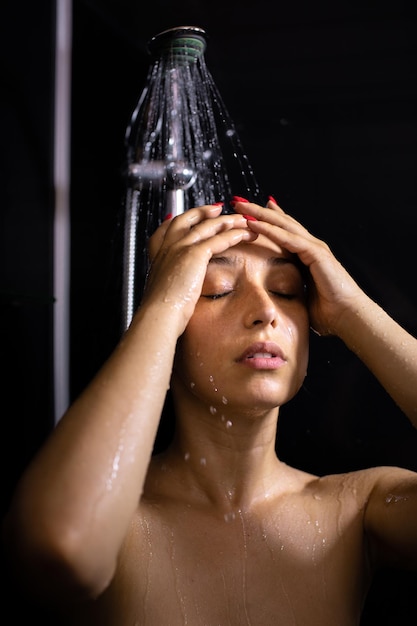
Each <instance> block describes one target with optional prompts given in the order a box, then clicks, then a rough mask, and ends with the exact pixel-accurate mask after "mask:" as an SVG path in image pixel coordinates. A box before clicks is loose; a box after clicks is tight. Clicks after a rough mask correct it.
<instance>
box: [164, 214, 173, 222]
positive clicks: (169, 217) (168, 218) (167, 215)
mask: <svg viewBox="0 0 417 626" xmlns="http://www.w3.org/2000/svg"><path fill="white" fill-rule="evenodd" d="M171 217H172V213H167V214H166V215H165V217H164V222H165V221H166V220H170V219H171Z"/></svg>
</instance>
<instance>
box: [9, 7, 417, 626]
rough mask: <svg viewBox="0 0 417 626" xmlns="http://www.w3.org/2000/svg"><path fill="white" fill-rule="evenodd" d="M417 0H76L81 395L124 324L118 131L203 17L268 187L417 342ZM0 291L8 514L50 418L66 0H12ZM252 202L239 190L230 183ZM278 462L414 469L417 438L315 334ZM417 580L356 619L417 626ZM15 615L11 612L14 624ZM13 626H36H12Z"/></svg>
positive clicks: (368, 379)
mask: <svg viewBox="0 0 417 626" xmlns="http://www.w3.org/2000/svg"><path fill="white" fill-rule="evenodd" d="M412 8H413V7H412V3H411V2H410V3H406V2H401V1H399V2H396V3H395V4H394V3H391V2H385V1H384V0H382V1H379V2H376V1H374V2H371V1H365V2H360V1H359V0H357V1H354V0H352V1H347V0H344V1H341V2H337V3H335V2H326V1H324V0H319V1H318V2H314V3H313V2H309V1H308V0H304V1H303V0H296V1H294V2H292V3H268V2H266V1H265V0H261V1H258V2H257V3H256V4H254V3H249V2H242V1H241V2H234V1H232V2H227V3H226V2H224V1H222V2H217V0H212V1H211V2H206V3H204V2H182V3H181V4H180V5H178V6H177V5H174V4H167V3H164V2H160V1H159V0H158V1H154V2H152V3H150V4H149V6H147V7H146V16H145V15H144V12H145V11H144V8H143V5H142V4H141V3H139V2H133V1H132V0H123V1H122V0H119V1H115V0H113V1H111V0H102V1H101V2H99V0H90V1H88V0H75V2H74V30H73V84H72V89H73V91H72V115H73V117H72V144H71V150H72V188H71V236H72V240H71V272H72V273H71V396H72V397H74V396H75V395H76V394H78V393H79V391H80V390H81V389H82V388H83V387H84V386H85V385H86V384H87V383H88V381H89V380H90V378H91V377H92V376H93V374H94V373H95V371H96V370H97V369H98V367H99V366H100V364H101V363H102V361H103V359H104V358H105V357H106V356H107V355H108V353H109V352H110V350H111V349H112V347H113V346H114V343H115V342H116V341H117V338H118V335H119V322H118V320H119V312H120V311H119V309H120V271H121V258H120V237H121V234H120V231H119V227H118V224H119V220H120V210H121V199H122V194H123V184H122V176H121V172H122V167H123V160H124V145H123V140H124V132H125V128H126V125H127V123H128V121H129V118H130V115H131V113H132V111H133V108H134V106H135V104H136V101H137V99H138V97H139V94H140V92H141V90H142V88H143V86H144V82H145V78H146V72H147V69H148V62H149V59H148V55H147V52H146V42H147V41H148V39H149V38H150V37H152V36H153V35H155V34H157V33H158V32H160V31H161V30H164V29H165V28H169V27H172V26H178V25H183V24H188V25H190V24H193V25H197V26H200V27H202V28H204V29H205V30H206V32H207V34H208V45H207V51H206V62H207V65H208V67H209V69H210V71H211V73H212V75H213V77H214V79H215V81H216V84H217V86H218V88H219V90H220V92H221V94H222V96H223V99H224V101H225V104H226V106H227V107H228V109H229V112H230V114H231V117H232V119H233V120H234V122H235V124H236V126H237V128H238V132H239V134H240V138H241V140H242V142H243V144H244V147H245V149H246V152H247V154H248V156H249V159H250V161H251V163H252V165H253V167H254V170H255V173H256V176H257V178H258V180H259V182H260V184H261V186H262V188H263V189H264V190H265V191H266V193H270V194H272V195H273V196H274V197H276V198H277V200H278V201H279V202H280V203H281V204H282V206H283V207H284V208H285V209H286V210H287V211H289V212H291V213H292V214H293V215H294V216H295V217H297V218H298V219H300V220H301V221H303V222H304V223H305V224H306V225H307V226H308V227H309V228H310V229H311V230H312V232H313V233H315V234H316V235H318V236H319V237H322V238H324V239H326V240H327V241H328V243H329V244H330V245H331V247H332V249H333V250H334V252H335V253H336V255H337V256H338V257H339V258H340V260H341V261H342V262H343V263H344V264H345V265H346V266H347V267H348V269H349V270H350V271H351V272H352V274H353V275H354V276H355V277H356V278H357V280H358V281H359V282H360V283H361V284H362V285H363V287H364V288H365V289H366V290H367V291H368V293H369V294H370V295H371V296H372V297H374V298H375V299H376V300H377V301H378V302H380V303H381V304H382V306H383V307H384V308H386V309H387V310H388V311H389V312H390V313H391V314H392V315H393V316H394V317H395V318H396V319H397V320H398V321H399V322H400V323H401V324H402V325H404V326H405V327H406V328H407V329H408V330H409V331H410V332H412V333H413V334H416V333H417V314H416V313H417V291H416V287H415V285H416V281H415V278H414V273H415V268H416V261H415V249H416V246H415V233H416V226H417V211H416V209H417V189H416V171H417V167H416V166H417V108H416V106H417V83H416V61H417V28H416V26H417V24H416V21H415V18H414V16H413V12H412ZM2 15H3V16H2V20H1V22H0V24H1V33H0V34H1V37H0V45H1V71H2V85H3V89H2V96H1V98H0V102H1V116H0V124H1V126H0V128H1V139H2V144H1V145H2V150H1V159H2V160H1V168H0V176H1V179H0V180H1V191H2V201H1V205H0V216H1V222H0V224H1V226H0V237H1V239H0V254H1V257H0V258H1V264H0V295H1V312H0V315H1V317H0V320H1V349H0V354H1V362H2V366H3V370H2V371H3V374H2V384H1V390H2V401H3V402H2V406H3V408H2V433H3V436H2V442H3V445H2V447H3V454H2V458H3V463H4V469H3V473H2V476H3V484H4V489H3V498H2V506H3V509H4V508H5V506H6V505H7V502H8V499H9V497H10V493H11V491H12V489H13V486H14V484H15V481H16V480H17V477H18V475H19V474H20V472H21V471H22V470H23V468H24V467H25V465H26V464H27V462H28V460H29V459H30V457H31V455H32V454H33V453H34V452H35V450H36V449H37V447H38V446H39V445H40V443H41V442H42V440H43V439H44V437H45V436H46V434H47V432H48V431H49V429H50V428H51V427H52V424H53V363H52V312H53V300H54V294H53V286H52V225H53V178H52V158H53V155H52V145H53V62H54V3H53V2H52V1H50V2H42V3H31V2H29V1H28V0H26V1H25V2H23V3H20V4H17V3H13V2H10V1H8V2H6V3H4V5H3V10H2ZM236 193H237V194H240V193H241V192H240V190H236ZM280 435H281V439H280V443H279V453H280V455H281V457H282V458H283V459H285V460H287V461H288V462H289V463H293V464H295V465H296V466H298V467H300V468H303V469H306V470H309V471H314V472H319V473H324V472H331V471H343V470H346V469H356V468H358V467H365V466H369V465H374V464H399V465H404V466H406V467H410V468H411V469H417V460H416V459H417V454H416V451H417V437H416V434H415V431H414V430H413V429H412V428H411V427H410V426H409V424H408V422H407V420H406V419H405V417H404V416H403V415H402V414H401V413H400V411H399V410H398V409H397V408H396V407H395V406H394V405H393V403H392V401H391V400H390V398H388V397H387V395H386V394H385V392H384V391H383V390H382V389H381V388H380V386H379V385H378V383H376V381H375V380H374V379H373V378H372V376H370V375H369V373H368V372H367V371H366V370H365V368H364V367H363V366H362V365H361V363H360V362H359V361H358V360H357V359H356V358H355V357H354V356H353V355H351V354H350V353H348V352H347V351H346V350H345V349H344V347H343V346H342V345H341V344H340V343H339V342H338V341H337V340H333V339H322V340H319V339H317V338H316V337H314V336H313V337H312V354H311V364H310V371H309V376H308V378H307V380H306V383H305V387H304V389H303V390H302V392H301V393H300V395H299V396H298V398H297V399H296V400H294V401H293V402H292V403H291V405H288V407H285V408H284V410H283V412H282V418H281V421H280ZM416 588H417V587H416V579H415V578H414V576H412V575H411V574H397V573H396V574H395V575H394V574H391V573H390V572H387V573H383V574H382V575H381V576H380V577H378V579H377V581H376V584H375V586H374V588H373V590H372V592H371V596H370V600H369V602H368V605H367V607H366V611H365V616H364V620H363V623H364V624H367V623H369V624H370V623H373V622H372V620H376V619H377V620H378V621H379V623H380V624H392V623H398V624H415V623H416V619H417V607H416V606H415V604H416V603H415V601H414V597H413V594H414V592H415V590H416ZM16 620H18V617H17V616H16ZM11 623H23V620H22V622H19V621H13V622H11Z"/></svg>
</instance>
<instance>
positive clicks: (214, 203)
mask: <svg viewBox="0 0 417 626" xmlns="http://www.w3.org/2000/svg"><path fill="white" fill-rule="evenodd" d="M223 205H224V202H213V205H212V206H223Z"/></svg>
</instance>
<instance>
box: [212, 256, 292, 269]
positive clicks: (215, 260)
mask: <svg viewBox="0 0 417 626" xmlns="http://www.w3.org/2000/svg"><path fill="white" fill-rule="evenodd" d="M209 263H210V264H213V265H227V266H232V265H235V264H236V257H229V256H213V257H211V259H210V261H209ZM267 263H268V265H271V266H279V265H287V264H288V263H290V264H291V265H295V267H298V264H297V259H294V260H293V259H288V258H287V257H277V256H271V257H269V258H268V259H267Z"/></svg>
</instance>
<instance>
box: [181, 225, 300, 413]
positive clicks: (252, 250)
mask: <svg viewBox="0 0 417 626" xmlns="http://www.w3.org/2000/svg"><path fill="white" fill-rule="evenodd" d="M308 346H309V320H308V313H307V308H306V304H305V293H304V283H303V279H302V276H301V273H300V270H299V269H298V267H297V265H296V264H295V258H294V257H293V256H291V255H290V254H289V253H287V252H286V251H284V250H282V249H280V248H279V247H278V246H277V245H276V244H273V243H272V242H270V241H269V240H268V239H267V238H266V237H264V236H262V235H260V236H259V237H258V239H257V240H256V241H255V242H251V243H241V244H239V245H237V246H235V247H233V248H230V249H228V250H227V251H226V252H224V253H222V254H221V255H216V256H214V257H213V258H212V259H211V261H210V264H209V266H208V269H207V274H206V278H205V281H204V285H203V289H202V294H201V296H200V299H199V301H198V303H197V305H196V308H195V311H194V314H193V316H192V318H191V320H190V321H189V323H188V326H187V328H186V330H185V332H184V333H183V335H182V336H181V337H180V339H179V341H178V347H177V354H176V359H175V365H174V375H173V380H172V387H173V389H174V390H178V389H183V390H184V389H185V390H189V392H191V393H192V394H194V395H196V396H198V397H199V398H200V399H201V400H203V401H204V402H207V403H209V404H210V406H216V404H217V405H221V404H223V405H225V404H229V405H230V406H229V408H232V407H233V406H236V407H239V406H242V407H246V408H249V407H250V406H253V407H256V408H260V409H262V408H272V407H276V406H280V405H282V404H284V403H285V402H287V401H288V400H289V399H290V398H292V397H293V396H294V395H295V394H296V393H297V391H298V390H299V388H300V387H301V385H302V382H303V380H304V378H305V375H306V370H307V363H308ZM224 408H225V407H224Z"/></svg>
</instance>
